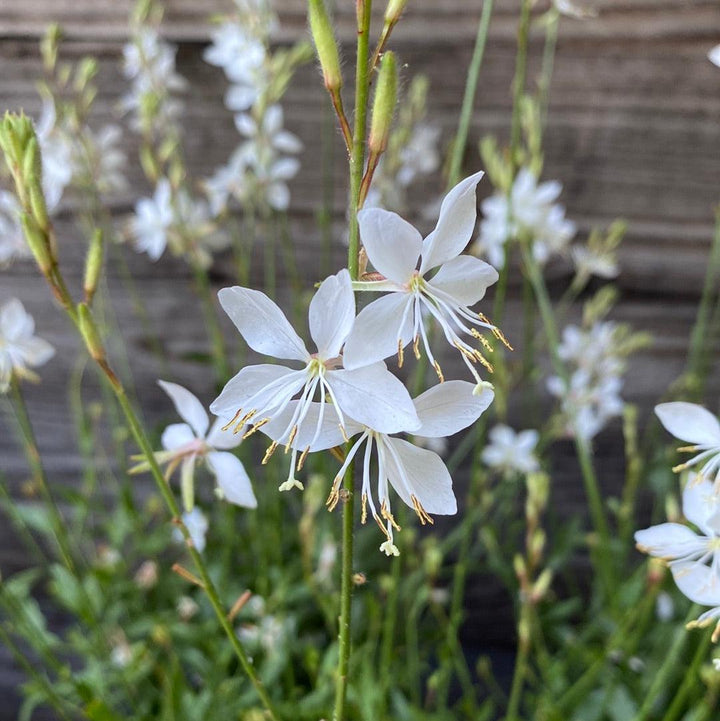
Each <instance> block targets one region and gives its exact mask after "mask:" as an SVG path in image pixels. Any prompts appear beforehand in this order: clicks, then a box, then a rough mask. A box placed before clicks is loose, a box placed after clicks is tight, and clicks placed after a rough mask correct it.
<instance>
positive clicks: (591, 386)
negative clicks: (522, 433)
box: [548, 321, 625, 440]
mask: <svg viewBox="0 0 720 721" xmlns="http://www.w3.org/2000/svg"><path fill="white" fill-rule="evenodd" d="M618 332H619V328H618V326H617V325H616V324H614V323H612V322H609V321H605V322H596V323H594V324H593V325H592V326H591V327H590V328H589V329H587V330H585V329H582V328H579V327H577V326H567V327H566V328H565V329H564V331H563V336H562V342H561V344H560V346H559V347H558V355H559V356H560V358H561V359H562V360H563V361H566V363H567V364H568V365H569V367H570V368H571V369H572V370H571V373H570V376H569V379H568V380H567V381H566V380H565V379H563V378H560V377H559V376H552V377H550V378H549V379H548V389H549V390H550V392H551V393H552V394H553V395H554V396H556V397H558V398H559V399H560V400H561V411H562V416H563V422H564V425H565V432H566V433H567V434H568V435H570V436H573V437H579V438H583V439H585V440H588V439H590V438H592V437H593V436H595V435H597V434H598V433H599V432H600V431H601V430H602V429H603V428H604V427H605V425H606V423H607V422H608V421H609V420H610V419H611V418H613V417H615V416H618V415H620V414H621V413H622V409H623V406H624V403H623V400H622V398H621V397H620V391H621V390H622V385H623V381H622V373H623V372H624V370H625V363H624V359H623V357H622V355H621V353H620V352H619V351H620V349H621V346H620V343H619V341H618Z"/></svg>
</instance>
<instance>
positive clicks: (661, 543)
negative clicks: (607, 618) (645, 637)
mask: <svg viewBox="0 0 720 721" xmlns="http://www.w3.org/2000/svg"><path fill="white" fill-rule="evenodd" d="M667 405H669V404H667ZM688 405H689V404H688ZM683 514H684V516H685V518H686V519H687V520H688V521H690V522H691V523H694V524H695V525H696V526H697V527H698V528H699V529H700V533H695V531H692V530H691V529H690V528H688V527H687V526H684V525H682V524H680V523H661V524H660V525H658V526H652V527H650V528H646V529H644V530H642V531H637V532H636V533H635V541H636V543H637V546H638V549H639V550H641V551H643V552H644V553H649V554H650V555H651V556H655V557H657V558H662V559H665V560H666V561H668V565H669V566H670V570H671V572H672V575H673V578H674V579H675V583H676V584H677V587H678V588H679V589H680V591H681V592H682V593H683V594H684V595H685V596H687V597H688V598H689V599H690V600H691V601H693V602H694V603H699V604H702V605H704V606H715V607H716V608H713V609H711V610H710V611H707V612H706V613H703V614H702V615H701V616H700V617H699V618H698V621H697V623H699V624H704V623H707V622H709V621H711V620H713V619H715V618H718V617H720V495H719V494H718V491H717V489H716V488H715V487H714V485H713V484H712V483H711V482H710V481H708V480H706V479H703V478H701V477H700V476H696V475H695V474H691V476H690V477H689V478H688V481H687V484H686V486H685V489H684V490H683ZM708 562H709V564H710V565H707V564H708Z"/></svg>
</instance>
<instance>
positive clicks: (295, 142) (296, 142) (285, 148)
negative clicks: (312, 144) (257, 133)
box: [273, 130, 303, 153]
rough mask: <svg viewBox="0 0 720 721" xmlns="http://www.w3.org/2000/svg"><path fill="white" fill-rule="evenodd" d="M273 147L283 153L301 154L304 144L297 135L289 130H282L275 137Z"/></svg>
mask: <svg viewBox="0 0 720 721" xmlns="http://www.w3.org/2000/svg"><path fill="white" fill-rule="evenodd" d="M273 145H274V146H275V148H277V150H279V151H280V152H281V153H299V152H300V151H301V150H302V149H303V144H302V143H301V142H300V139H299V138H298V137H297V135H294V134H293V133H291V132H289V131H287V130H281V131H280V132H279V133H277V135H275V137H274V138H273Z"/></svg>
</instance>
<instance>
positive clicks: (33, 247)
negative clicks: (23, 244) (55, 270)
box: [20, 213, 52, 275]
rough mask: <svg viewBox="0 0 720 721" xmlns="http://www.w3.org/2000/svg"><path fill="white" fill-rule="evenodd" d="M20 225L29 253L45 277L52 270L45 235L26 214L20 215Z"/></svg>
mask: <svg viewBox="0 0 720 721" xmlns="http://www.w3.org/2000/svg"><path fill="white" fill-rule="evenodd" d="M20 224H21V225H22V229H23V233H24V234H25V240H26V241H27V244H28V247H29V248H30V252H31V253H32V254H33V257H34V258H35V261H36V262H37V264H38V267H39V268H40V271H41V272H42V274H43V275H47V274H48V273H49V272H50V269H51V268H52V258H51V256H50V249H49V247H48V243H47V235H45V233H43V231H42V230H41V229H40V227H39V226H38V224H37V222H36V221H35V220H34V218H33V217H32V216H30V215H29V214H28V213H21V214H20Z"/></svg>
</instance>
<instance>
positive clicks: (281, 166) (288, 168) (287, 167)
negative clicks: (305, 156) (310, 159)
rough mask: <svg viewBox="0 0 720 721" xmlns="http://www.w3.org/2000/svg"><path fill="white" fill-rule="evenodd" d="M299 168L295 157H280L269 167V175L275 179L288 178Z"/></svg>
mask: <svg viewBox="0 0 720 721" xmlns="http://www.w3.org/2000/svg"><path fill="white" fill-rule="evenodd" d="M298 170H300V161H299V160H298V159H297V158H280V160H276V161H275V162H274V163H273V164H272V166H271V167H270V177H271V178H273V179H275V180H290V179H291V178H294V177H295V176H296V175H297V173H298Z"/></svg>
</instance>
